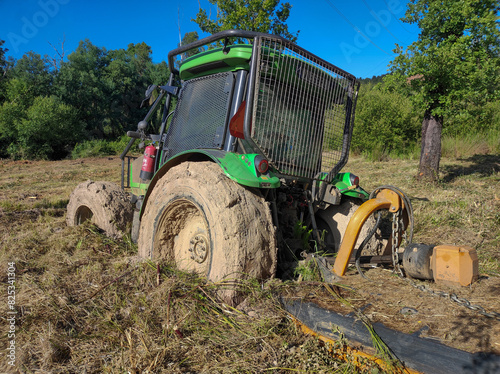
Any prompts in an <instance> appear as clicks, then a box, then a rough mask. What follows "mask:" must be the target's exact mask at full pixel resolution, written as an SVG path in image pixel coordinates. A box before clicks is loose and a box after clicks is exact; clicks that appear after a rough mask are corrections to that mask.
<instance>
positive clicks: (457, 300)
mask: <svg viewBox="0 0 500 374" xmlns="http://www.w3.org/2000/svg"><path fill="white" fill-rule="evenodd" d="M403 279H404V280H406V281H407V282H408V283H410V284H411V285H412V286H413V287H415V288H416V289H418V290H420V291H423V292H427V293H429V294H431V295H432V296H438V297H444V298H446V299H450V300H451V301H453V302H455V303H457V304H458V305H461V306H464V307H466V308H468V309H470V310H474V311H476V312H478V313H479V314H482V315H483V316H486V317H489V318H495V319H496V320H498V321H500V313H497V312H494V311H490V312H487V311H486V309H484V308H483V307H482V306H480V305H475V304H471V302H470V301H469V300H467V299H465V298H463V297H458V296H457V295H456V294H455V293H448V292H444V291H434V290H432V289H430V288H427V287H425V286H424V285H418V284H417V283H415V281H413V280H412V279H410V278H403Z"/></svg>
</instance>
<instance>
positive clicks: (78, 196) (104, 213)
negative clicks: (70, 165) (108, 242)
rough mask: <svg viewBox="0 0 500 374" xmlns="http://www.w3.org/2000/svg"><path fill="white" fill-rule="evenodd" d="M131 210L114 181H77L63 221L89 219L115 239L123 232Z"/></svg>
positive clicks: (127, 200)
mask: <svg viewBox="0 0 500 374" xmlns="http://www.w3.org/2000/svg"><path fill="white" fill-rule="evenodd" d="M133 211H134V209H133V205H132V204H131V203H130V199H129V198H128V196H127V194H126V193H125V192H124V191H123V190H122V189H121V188H120V187H119V186H118V185H116V184H114V183H110V182H92V181H90V180H89V181H86V182H83V183H80V184H79V185H78V186H77V187H76V188H75V189H74V190H73V192H72V193H71V195H70V197H69V203H68V207H67V214H66V223H67V225H68V226H78V225H81V224H82V223H84V222H85V221H91V222H92V223H93V224H95V225H96V226H97V227H99V228H100V229H102V230H103V231H104V232H105V233H106V235H107V236H109V237H112V238H114V239H119V238H121V237H122V236H123V235H124V233H126V232H127V230H128V228H129V226H130V223H131V222H132V216H133Z"/></svg>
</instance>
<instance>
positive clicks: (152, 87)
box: [141, 84, 158, 108]
mask: <svg viewBox="0 0 500 374" xmlns="http://www.w3.org/2000/svg"><path fill="white" fill-rule="evenodd" d="M157 87H158V86H157V85H156V84H151V85H149V87H148V89H147V90H146V93H145V94H144V100H142V102H141V108H142V107H143V106H144V105H146V104H147V103H149V105H151V104H152V101H151V100H150V99H151V96H152V95H153V92H154V91H155V90H156V88H157Z"/></svg>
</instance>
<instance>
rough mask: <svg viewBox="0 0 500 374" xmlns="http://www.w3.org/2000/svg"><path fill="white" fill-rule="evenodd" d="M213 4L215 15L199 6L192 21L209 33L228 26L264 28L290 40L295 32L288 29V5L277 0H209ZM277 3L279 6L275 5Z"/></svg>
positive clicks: (293, 39)
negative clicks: (214, 16)
mask: <svg viewBox="0 0 500 374" xmlns="http://www.w3.org/2000/svg"><path fill="white" fill-rule="evenodd" d="M209 2H210V3H211V4H213V5H216V6H217V18H216V19H215V20H212V19H210V17H209V15H207V11H206V10H205V9H201V8H200V10H199V12H198V14H197V15H196V18H195V19H193V21H194V22H196V23H197V24H198V26H200V29H201V30H202V31H204V32H208V33H210V34H215V33H216V32H219V31H223V30H230V29H238V30H249V31H259V32H267V33H272V34H276V35H281V36H283V37H285V38H287V39H289V40H291V41H293V42H295V41H296V40H297V37H298V34H299V32H298V31H297V32H296V33H295V34H294V33H291V32H290V31H288V25H287V24H286V20H287V19H288V17H289V16H290V10H291V9H292V5H290V3H288V2H286V3H282V4H280V0H263V1H262V0H209ZM279 5H281V6H280V7H278V6H279Z"/></svg>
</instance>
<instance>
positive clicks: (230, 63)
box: [179, 44, 252, 80]
mask: <svg viewBox="0 0 500 374" xmlns="http://www.w3.org/2000/svg"><path fill="white" fill-rule="evenodd" d="M251 57H252V46H251V45H246V44H236V45H232V46H228V47H227V48H226V49H224V48H216V49H212V50H210V51H207V52H203V53H199V54H196V55H194V56H192V57H189V58H188V59H186V60H185V61H184V62H182V65H181V67H180V69H179V73H180V77H181V79H182V80H188V79H192V78H197V77H202V76H205V75H209V74H215V73H221V72H224V71H236V70H249V69H250V65H249V61H250V58H251Z"/></svg>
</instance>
